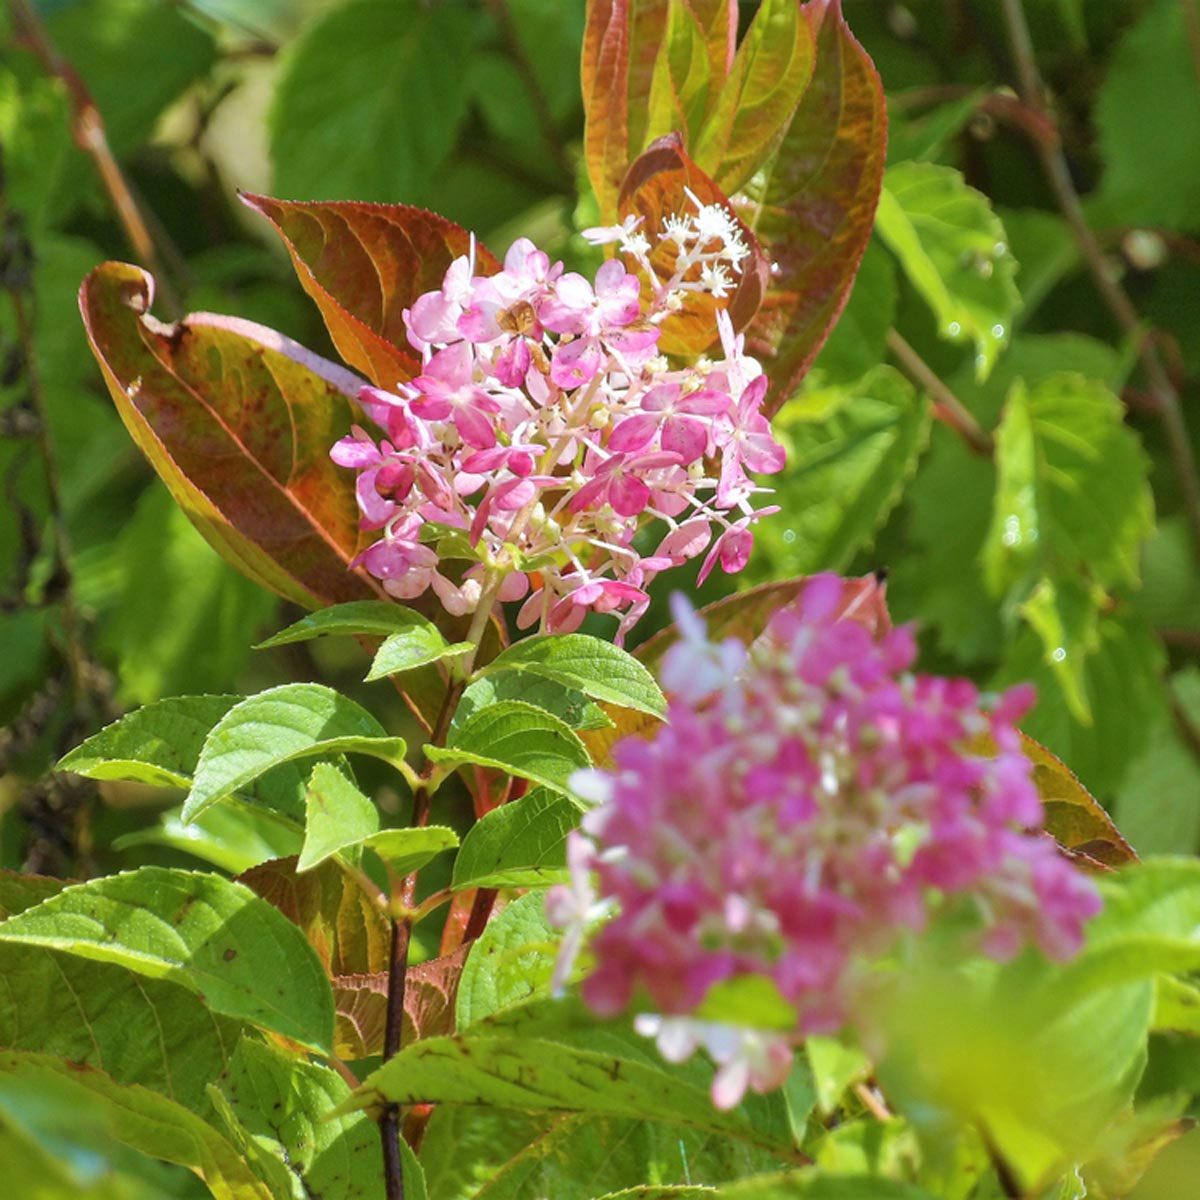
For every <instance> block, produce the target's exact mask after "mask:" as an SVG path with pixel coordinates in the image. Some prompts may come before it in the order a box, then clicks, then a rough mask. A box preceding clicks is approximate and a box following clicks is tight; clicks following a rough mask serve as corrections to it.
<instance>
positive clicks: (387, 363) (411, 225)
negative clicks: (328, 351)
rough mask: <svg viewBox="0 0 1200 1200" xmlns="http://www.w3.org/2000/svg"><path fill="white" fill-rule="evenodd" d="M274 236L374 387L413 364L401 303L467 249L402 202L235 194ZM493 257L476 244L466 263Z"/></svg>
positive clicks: (389, 383)
mask: <svg viewBox="0 0 1200 1200" xmlns="http://www.w3.org/2000/svg"><path fill="white" fill-rule="evenodd" d="M242 199H243V200H244V201H245V202H246V204H248V205H249V206H250V207H251V208H253V209H254V210H255V211H256V212H260V213H262V215H263V216H264V217H266V218H267V220H268V221H270V222H271V224H272V225H274V226H275V229H276V230H277V232H278V233H279V235H280V237H281V238H283V241H284V244H285V245H286V246H287V248H288V253H289V254H291V256H292V262H293V264H294V265H295V267H296V274H297V275H298V276H299V277H300V282H301V284H302V285H303V287H304V290H305V291H306V292H307V293H308V294H309V295H310V296H311V297H312V298H313V300H315V301H316V304H317V307H318V308H319V309H320V310H321V316H322V317H323V318H324V319H325V324H326V326H327V327H328V328H329V335H330V337H331V338H332V339H333V344H334V345H335V346H336V347H337V349H338V353H339V354H340V355H341V356H342V357H343V358H344V359H345V360H346V361H347V362H348V363H349V364H350V365H351V366H352V367H355V368H356V369H357V370H359V371H362V372H363V374H364V375H366V376H367V377H368V378H369V379H370V380H371V381H372V382H373V383H374V384H376V385H377V386H378V387H381V388H388V389H391V388H395V386H396V385H397V384H398V383H400V382H401V381H403V380H406V379H411V378H412V377H413V376H414V375H416V374H419V372H420V369H421V356H420V355H419V354H417V353H416V352H415V351H414V350H413V349H412V347H411V346H410V345H409V341H408V333H407V330H406V328H405V325H404V316H403V313H404V310H405V309H406V308H409V307H410V306H411V305H412V303H413V301H414V300H416V299H417V297H418V296H420V295H422V294H423V293H425V292H429V291H437V290H439V289H440V288H441V286H442V277H443V276H444V275H445V274H446V269H447V267H449V266H450V264H451V263H452V262H453V261H454V260H455V259H456V258H458V257H459V256H460V255H464V254H468V253H470V250H471V235H470V234H469V233H468V232H467V231H466V230H465V229H463V228H461V227H460V226H458V225H455V224H454V222H453V221H448V220H446V218H445V217H439V216H437V215H436V214H434V213H430V212H426V211H425V210H424V209H420V208H411V207H409V206H408V205H406V204H365V203H358V202H354V201H329V202H317V201H313V202H305V203H301V202H297V201H293V200H272V199H271V198H270V197H268V196H254V195H243V197H242ZM499 266H500V264H499V263H498V262H497V261H496V260H495V259H494V258H493V257H492V256H491V255H490V254H489V253H488V252H487V250H485V249H484V248H483V247H482V246H477V247H476V272H477V273H478V274H480V275H490V274H491V273H492V272H494V271H497V270H499Z"/></svg>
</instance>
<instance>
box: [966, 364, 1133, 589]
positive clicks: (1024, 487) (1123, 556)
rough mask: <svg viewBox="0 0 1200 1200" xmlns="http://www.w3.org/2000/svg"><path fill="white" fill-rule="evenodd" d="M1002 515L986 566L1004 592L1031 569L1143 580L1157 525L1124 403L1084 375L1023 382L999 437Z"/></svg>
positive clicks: (1104, 582) (1111, 580)
mask: <svg viewBox="0 0 1200 1200" xmlns="http://www.w3.org/2000/svg"><path fill="white" fill-rule="evenodd" d="M996 462H997V470H998V479H997V484H996V509H995V516H994V519H993V522H992V530H991V533H990V535H989V539H988V543H987V545H986V546H985V548H984V565H985V567H986V570H987V574H988V581H989V584H990V585H991V587H992V588H993V590H994V591H996V592H997V593H999V592H1001V591H1003V590H1004V589H1006V588H1008V587H1010V586H1012V585H1013V584H1014V583H1017V582H1019V581H1020V580H1021V578H1022V577H1023V576H1024V575H1025V574H1026V573H1027V572H1029V571H1030V570H1034V569H1038V568H1039V567H1040V569H1042V570H1043V571H1045V572H1046V573H1047V574H1050V575H1052V576H1059V575H1062V574H1063V573H1066V572H1071V571H1074V570H1076V569H1082V570H1085V571H1086V572H1087V573H1088V574H1089V575H1090V577H1091V578H1093V579H1095V580H1096V582H1097V583H1099V584H1100V585H1101V586H1111V585H1113V584H1121V583H1126V584H1129V583H1136V582H1137V580H1138V548H1139V546H1140V544H1141V541H1142V538H1143V537H1145V536H1146V534H1147V533H1148V532H1149V529H1150V526H1151V524H1152V522H1153V508H1152V502H1151V498H1150V491H1149V487H1148V486H1147V483H1146V458H1145V454H1144V452H1143V451H1142V448H1141V446H1140V445H1139V443H1138V440H1137V437H1136V436H1135V435H1134V433H1133V432H1132V431H1131V430H1130V429H1129V428H1128V427H1127V426H1126V425H1125V423H1124V412H1123V409H1122V406H1121V403H1120V401H1119V400H1118V399H1117V397H1116V396H1114V395H1113V394H1112V392H1111V391H1109V390H1108V388H1107V387H1105V386H1104V385H1103V384H1102V383H1097V382H1096V381H1094V380H1088V379H1085V378H1083V377H1082V376H1080V375H1068V374H1060V375H1053V376H1049V377H1047V378H1045V379H1043V380H1041V381H1039V382H1038V383H1037V384H1035V385H1033V386H1032V387H1026V386H1025V385H1024V384H1023V383H1017V384H1015V385H1014V386H1013V389H1012V391H1011V392H1010V393H1009V396H1008V400H1007V402H1006V404H1005V410H1004V419H1003V420H1002V422H1001V424H1000V428H999V430H998V432H997V437H996Z"/></svg>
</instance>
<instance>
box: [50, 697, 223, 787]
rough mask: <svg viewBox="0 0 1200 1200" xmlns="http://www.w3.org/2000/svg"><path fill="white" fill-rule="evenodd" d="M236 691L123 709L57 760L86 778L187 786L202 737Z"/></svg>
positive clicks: (201, 743)
mask: <svg viewBox="0 0 1200 1200" xmlns="http://www.w3.org/2000/svg"><path fill="white" fill-rule="evenodd" d="M240 699H241V697H240V696H172V697H170V698H169V699H167V700H159V701H157V702H156V703H154V704H147V705H146V706H145V707H144V708H139V709H136V710H134V711H133V712H131V713H127V714H126V715H125V716H123V717H121V718H120V719H119V720H116V721H114V722H113V723H112V724H111V725H108V726H106V727H105V728H104V729H102V730H101V731H100V732H99V733H94V734H92V736H91V737H90V738H88V739H87V741H85V742H84V743H83V744H82V745H79V746H77V747H76V748H75V749H74V750H72V751H71V752H70V754H68V755H66V756H65V757H64V758H63V759H61V760H60V761H59V763H58V770H60V771H74V772H75V774H76V775H86V776H87V777H88V778H89V779H131V780H135V781H137V782H138V783H150V784H156V785H157V786H159V787H188V786H190V784H191V782H192V775H193V773H194V772H195V769H196V763H197V762H198V761H199V759H200V750H201V748H202V747H203V745H204V739H205V738H206V737H207V736H208V734H209V731H210V730H211V729H212V727H213V726H214V725H216V723H217V722H218V721H220V719H221V718H222V717H223V716H224V715H225V714H226V713H227V712H228V711H229V710H230V709H231V708H233V706H234V705H235V704H237V703H238V701H239V700H240Z"/></svg>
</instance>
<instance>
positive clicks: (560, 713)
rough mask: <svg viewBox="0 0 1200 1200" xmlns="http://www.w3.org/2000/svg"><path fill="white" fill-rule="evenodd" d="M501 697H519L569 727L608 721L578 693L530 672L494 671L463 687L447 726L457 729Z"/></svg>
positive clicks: (584, 727) (600, 726)
mask: <svg viewBox="0 0 1200 1200" xmlns="http://www.w3.org/2000/svg"><path fill="white" fill-rule="evenodd" d="M501 700H522V701H524V702H525V703H526V704H532V705H534V707H535V708H544V709H545V710H546V711H547V712H548V713H550V714H551V715H552V716H555V717H558V719H559V720H560V721H563V722H564V723H566V724H567V725H569V726H570V727H571V728H572V729H575V730H579V731H584V730H592V729H609V728H611V727H612V724H613V723H612V721H611V720H610V719H609V718H608V717H607V716H606V715H605V712H604V710H603V709H602V708H601V707H600V706H599V705H598V704H596V703H595V702H594V701H592V700H589V699H588V698H587V697H586V696H585V695H584V694H583V693H582V692H580V691H576V690H575V689H574V688H569V687H566V686H565V685H563V684H561V683H557V682H555V681H554V680H553V679H547V678H546V677H545V676H544V675H534V674H533V673H532V672H531V671H497V672H496V673H495V674H494V675H490V674H489V675H483V676H481V677H480V678H479V679H476V680H475V682H474V683H472V684H470V685H469V686H468V687H467V690H466V691H465V692H463V694H462V696H461V698H460V699H459V702H458V707H457V708H456V709H455V710H454V717H453V719H452V720H451V722H450V728H451V729H457V728H458V727H459V726H460V725H462V724H463V723H464V722H465V721H466V720H467V719H468V718H469V717H470V716H471V715H472V714H473V713H476V712H478V711H479V710H480V709H481V708H487V706H488V705H490V704H498V703H499V702H500V701H501Z"/></svg>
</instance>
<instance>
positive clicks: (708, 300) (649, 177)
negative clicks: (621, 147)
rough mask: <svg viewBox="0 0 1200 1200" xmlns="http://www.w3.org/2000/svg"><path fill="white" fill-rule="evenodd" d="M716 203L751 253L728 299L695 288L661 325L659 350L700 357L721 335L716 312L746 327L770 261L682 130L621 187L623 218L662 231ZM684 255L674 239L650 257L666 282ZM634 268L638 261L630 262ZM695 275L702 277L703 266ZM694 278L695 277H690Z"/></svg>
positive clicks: (644, 158) (656, 147)
mask: <svg viewBox="0 0 1200 1200" xmlns="http://www.w3.org/2000/svg"><path fill="white" fill-rule="evenodd" d="M689 192H690V193H691V196H695V198H696V199H697V200H699V201H700V203H701V204H715V205H719V206H720V207H722V208H724V209H726V210H727V211H728V212H729V213H730V215H731V216H732V217H733V218H734V219H735V220H736V221H737V224H738V228H739V229H740V231H741V234H742V238H743V240H744V241H745V243H746V245H747V246H748V247H750V256H749V257H748V258H747V259H746V260H745V261H744V262H743V263H742V269H741V273H740V275H738V276H737V284H736V286H735V287H734V289H733V291H732V293H731V294H730V295H729V297H728V298H727V299H725V300H716V299H714V298H713V296H712V295H710V294H709V293H708V292H692V293H689V294H688V296H687V300H686V302H685V304H684V307H683V309H682V310H681V311H679V312H677V313H674V314H672V315H671V316H670V317H668V318H667V319H666V320H665V321H664V322H663V323H662V326H661V329H662V336H661V337H660V339H659V343H658V344H659V348H660V349H662V350H664V351H665V352H666V353H668V354H682V355H697V354H701V353H703V352H704V351H705V350H706V349H708V347H709V346H710V345H712V343H713V342H715V341H716V338H717V322H716V314H717V313H718V312H719V311H721V310H722V309H724V310H727V311H728V313H729V317H730V320H731V321H732V322H733V326H734V328H735V329H738V330H740V329H743V328H745V327H746V326H747V325H749V324H750V322H751V321H752V320H753V318H754V314H755V313H757V312H758V308H759V305H760V304H761V303H762V299H763V295H764V294H765V292H766V290H767V284H768V265H767V260H766V258H765V257H764V255H763V252H762V247H761V246H759V244H758V239H757V238H756V237H755V236H754V234H753V233H752V232H751V231H750V229H749V228H748V227H747V226H746V225H745V224H743V223H742V221H741V220H740V219H738V217H737V213H736V212H735V210H734V209H733V207H732V206H731V205H730V203H729V198H728V197H727V196H726V195H725V193H724V192H722V191H721V189H720V188H719V187H717V185H716V184H715V183H714V182H713V181H712V179H710V178H709V176H708V175H706V174H705V173H704V172H703V171H702V170H701V169H700V168H699V167H698V166H697V165H696V164H695V163H694V162H693V161H692V160H691V159H690V158H689V157H688V154H687V151H685V150H684V148H683V140H682V139H681V138H680V136H679V135H678V134H676V133H672V134H668V135H667V136H666V137H661V138H659V139H658V141H656V142H654V143H653V144H652V145H651V146H650V147H649V149H648V150H647V151H646V152H645V154H643V155H641V157H639V158H638V159H637V161H636V162H635V163H634V164H633V165H632V166H631V167H630V168H629V174H628V175H626V176H625V181H624V183H622V185H621V195H620V199H619V201H618V210H619V213H620V216H621V218H622V219H624V218H626V217H630V216H636V217H641V218H642V228H644V229H647V230H652V231H657V230H660V229H662V226H663V221H664V220H665V219H666V218H667V217H669V216H692V215H694V214H695V212H696V205H695V203H694V202H693V201H692V199H691V196H689V195H688V193H689ZM677 254H678V250H677V248H675V247H674V245H673V243H671V242H667V241H661V242H659V243H658V245H657V246H656V247H655V249H654V251H653V253H652V254H651V256H650V265H651V266H652V267H653V268H654V273H655V275H656V276H657V277H658V279H659V280H660V281H661V282H664V283H665V282H666V281H667V280H668V279H670V278H671V276H672V273H673V272H674V270H675V260H676V257H677ZM627 265H628V267H629V269H630V270H633V269H634V268H635V264H634V263H633V262H632V261H630V262H629V263H628V264H627ZM692 273H693V275H694V276H695V278H699V274H700V268H699V267H698V266H697V267H694V268H693V269H692ZM689 278H691V276H689Z"/></svg>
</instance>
